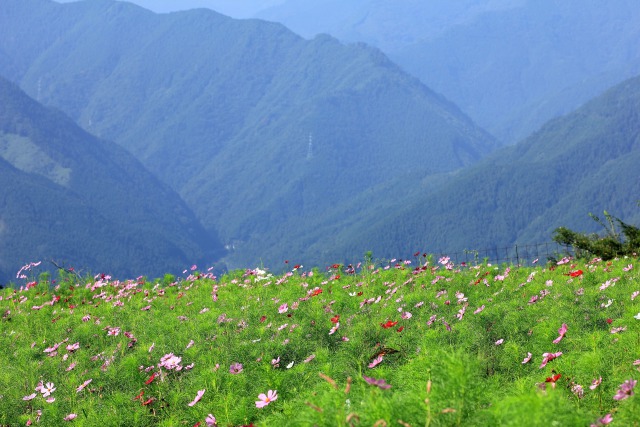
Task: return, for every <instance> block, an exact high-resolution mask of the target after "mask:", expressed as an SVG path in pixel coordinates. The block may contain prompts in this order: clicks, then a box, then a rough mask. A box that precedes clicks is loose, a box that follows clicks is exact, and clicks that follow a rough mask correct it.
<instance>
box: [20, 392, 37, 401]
mask: <svg viewBox="0 0 640 427" xmlns="http://www.w3.org/2000/svg"><path fill="white" fill-rule="evenodd" d="M37 395H38V394H37V393H31V394H30V395H28V396H25V397H23V398H22V400H32V399H34V398H35V397H36V396H37Z"/></svg>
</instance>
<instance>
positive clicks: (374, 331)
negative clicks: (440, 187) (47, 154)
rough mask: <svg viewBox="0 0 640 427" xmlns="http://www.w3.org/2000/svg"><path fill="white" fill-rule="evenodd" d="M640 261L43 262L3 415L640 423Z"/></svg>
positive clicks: (19, 308) (13, 300)
mask: <svg viewBox="0 0 640 427" xmlns="http://www.w3.org/2000/svg"><path fill="white" fill-rule="evenodd" d="M636 261H637V260H636V259H631V258H629V259H617V260H614V261H612V262H603V261H600V260H591V261H580V260H567V259H565V260H563V261H561V262H560V263H558V264H548V265H546V266H537V267H515V266H507V265H502V266H492V265H487V264H480V265H474V266H465V265H453V264H452V263H451V262H450V261H449V260H447V259H446V258H442V259H440V260H437V261H436V260H430V259H428V258H426V257H420V258H418V259H416V260H415V261H414V262H413V264H411V263H409V262H407V261H405V262H399V261H393V262H391V263H384V264H382V263H378V264H372V263H368V264H366V265H363V266H361V265H359V266H356V267H351V266H346V267H345V266H341V265H334V266H332V267H328V268H327V269H326V270H325V271H324V272H321V271H319V270H318V269H314V270H306V271H305V270H304V269H303V268H302V267H299V268H294V269H292V271H290V272H288V273H286V274H283V275H280V276H274V275H271V274H268V272H266V271H263V270H259V269H256V270H246V271H234V272H231V273H229V274H226V275H224V276H223V277H220V278H216V277H214V276H213V275H212V274H211V273H209V272H199V271H198V270H197V269H195V268H194V269H193V270H191V271H188V272H185V274H184V277H181V278H174V277H171V276H167V277H165V278H163V279H158V280H152V281H148V280H146V279H144V278H138V279H136V280H128V281H117V280H113V279H111V278H110V277H108V276H100V275H98V276H96V277H95V278H86V279H84V280H80V279H79V278H78V277H76V276H74V275H72V274H65V273H61V276H60V277H59V278H58V279H57V280H56V281H51V280H50V278H49V277H48V276H46V275H41V276H40V277H39V278H38V280H34V279H33V277H35V274H37V266H35V265H33V264H32V265H30V266H28V267H27V268H25V269H24V270H22V271H21V272H20V276H21V279H19V280H20V283H18V284H17V285H16V288H13V289H12V288H7V289H4V290H2V292H1V293H0V295H1V297H2V298H1V300H0V313H1V314H2V320H1V323H2V328H1V333H0V348H2V349H3V350H2V353H1V355H0V368H2V369H0V425H3V426H4V425H8V426H14V425H28V424H29V423H32V424H33V425H37V424H40V425H46V426H48V425H61V424H65V423H68V424H69V425H77V426H129V425H130V426H152V425H153V426H156V425H157V426H195V425H200V426H205V425H213V419H212V418H211V417H215V420H216V421H215V422H216V423H217V425H218V426H239V425H251V424H253V425H254V426H260V427H262V426H307V425H308V426H312V425H318V426H378V427H381V426H392V425H393V426H405V427H406V426H475V425H477V426H487V425H492V426H511V425H513V426H522V425H527V426H549V425H557V426H589V425H604V424H605V423H608V422H609V419H612V420H613V421H611V424H612V425H620V426H623V425H624V426H634V425H640V399H638V397H637V396H636V395H635V394H633V393H634V389H633V387H632V385H633V384H634V383H633V381H636V380H637V379H638V377H640V374H639V373H638V370H639V369H640V367H639V365H640V331H639V329H640V313H639V312H640V298H636V296H638V291H640V280H639V278H640V273H638V269H637V268H635V267H634V265H633V263H634V262H636ZM29 275H33V276H32V277H29ZM563 325H566V326H563ZM565 329H566V331H565ZM554 340H555V341H556V342H555V343H554ZM529 353H530V354H531V355H530V360H529V361H528V362H526V361H525V359H526V358H527V356H528V354H529ZM545 353H547V359H550V360H549V361H548V363H546V365H544V362H543V359H544V358H545V357H544V354H545ZM559 353H561V354H559ZM548 354H555V355H556V357H549V356H548ZM542 365H544V366H542ZM599 378H602V380H601V382H600V383H599V384H598V385H597V387H593V388H590V386H591V385H592V383H593V381H594V380H598V379H599ZM630 380H631V381H632V382H627V381H630ZM625 382H627V383H626V385H624V384H625ZM49 383H51V384H50V385H48V384H49ZM39 385H42V386H44V387H45V389H41V388H40V387H39ZM388 386H390V387H388ZM46 387H54V388H55V390H53V391H52V392H51V393H50V394H49V395H46V394H47V393H46ZM270 390H272V391H275V392H276V393H277V394H276V396H277V397H276V398H275V399H270V400H269V401H268V402H265V400H266V397H267V396H266V394H267V393H268V391H270ZM619 390H621V391H619ZM262 394H264V395H265V396H261V395H262ZM45 395H46V396H45ZM614 396H617V397H618V398H616V399H614ZM51 398H53V399H55V400H52V401H50V402H48V401H47V399H49V400H51ZM209 414H211V417H209V419H208V420H207V417H208V416H209ZM65 419H67V420H68V421H65Z"/></svg>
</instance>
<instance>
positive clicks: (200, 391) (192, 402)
mask: <svg viewBox="0 0 640 427" xmlns="http://www.w3.org/2000/svg"><path fill="white" fill-rule="evenodd" d="M205 391H206V390H198V393H196V397H195V398H194V399H193V401H191V402H190V403H189V404H188V406H193V405H195V404H196V403H198V402H199V401H200V399H202V395H203V394H204V392H205Z"/></svg>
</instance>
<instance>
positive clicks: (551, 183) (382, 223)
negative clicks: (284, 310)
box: [336, 77, 640, 256]
mask: <svg viewBox="0 0 640 427" xmlns="http://www.w3.org/2000/svg"><path fill="white" fill-rule="evenodd" d="M639 164H640V77H635V78H633V79H630V80H627V81H625V82H623V83H621V84H620V85H618V86H616V87H614V88H612V89H610V90H608V91H607V92H605V93H604V94H602V95H601V96H599V97H597V98H595V99H593V100H592V101H590V102H588V103H587V104H585V105H584V106H583V107H581V108H580V109H578V110H576V111H575V112H573V113H571V114H568V115H566V116H564V117H561V118H558V119H555V120H553V121H551V122H549V123H548V124H546V125H545V126H543V127H542V128H541V129H540V130H539V131H537V132H536V133H534V134H533V135H532V136H531V137H529V138H527V139H526V140H524V141H523V142H521V143H519V144H517V145H515V146H510V147H506V148H503V149H501V150H499V151H496V152H495V153H494V154H492V155H491V156H489V157H487V158H486V159H484V160H483V161H481V162H479V163H478V164H476V165H474V166H471V167H469V168H467V169H465V170H463V171H461V172H459V173H457V174H453V175H452V176H450V177H449V179H448V181H447V182H446V183H445V184H443V185H441V186H440V188H439V190H438V191H432V192H431V193H429V194H426V195H423V196H422V197H418V196H414V197H413V200H412V201H411V202H410V203H408V204H407V205H406V208H405V209H404V211H403V212H402V213H401V214H398V212H397V211H394V210H388V211H387V212H386V215H385V214H383V213H380V220H379V221H378V223H377V224H371V223H369V224H367V225H366V227H360V228H354V229H353V230H351V231H352V232H351V233H350V234H348V235H346V236H345V241H346V242H348V243H346V244H345V246H344V247H343V248H337V249H336V250H337V251H341V250H342V251H345V252H348V251H349V249H350V250H352V251H355V250H356V249H357V248H362V247H363V246H368V247H369V248H370V249H372V250H373V251H374V254H376V255H378V256H393V255H396V256H397V254H398V253H400V252H401V251H403V250H404V252H405V253H406V252H407V251H411V250H423V251H439V250H440V249H444V250H446V251H450V252H458V251H459V252H462V251H463V250H464V249H483V248H485V247H504V246H509V245H512V244H514V243H521V244H529V243H538V242H548V241H550V239H551V235H552V232H553V230H554V229H555V228H557V227H559V226H566V227H569V228H571V229H575V230H577V231H584V232H592V231H593V232H602V231H603V230H602V229H601V228H600V226H598V225H597V224H596V223H595V222H594V221H593V220H592V219H591V218H589V216H588V213H589V212H591V213H594V214H596V215H600V216H602V212H603V211H604V210H607V211H609V212H610V213H611V214H613V215H614V216H617V217H620V218H621V219H623V220H625V221H626V222H629V223H631V224H640V208H638V206H637V201H638V200H639V199H640V169H638V165H639ZM365 233H366V234H365ZM364 236H366V237H364ZM400 242H402V243H400ZM345 248H349V249H345Z"/></svg>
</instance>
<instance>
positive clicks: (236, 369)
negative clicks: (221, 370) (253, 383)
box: [229, 362, 242, 374]
mask: <svg viewBox="0 0 640 427" xmlns="http://www.w3.org/2000/svg"><path fill="white" fill-rule="evenodd" d="M240 372H242V363H237V362H236V363H232V364H231V366H230V367H229V373H230V374H239V373H240Z"/></svg>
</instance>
